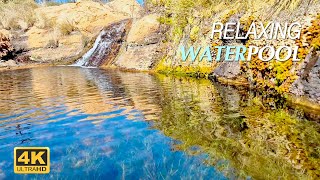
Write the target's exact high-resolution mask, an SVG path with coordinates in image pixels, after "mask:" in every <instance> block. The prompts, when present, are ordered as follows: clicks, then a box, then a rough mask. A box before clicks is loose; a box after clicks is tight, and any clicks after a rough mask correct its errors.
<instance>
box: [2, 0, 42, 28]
mask: <svg viewBox="0 0 320 180" xmlns="http://www.w3.org/2000/svg"><path fill="white" fill-rule="evenodd" d="M35 8H37V4H36V3H35V2H34V1H32V0H7V1H4V0H1V1H0V24H1V26H2V27H3V28H5V29H8V30H13V29H14V30H16V29H21V30H27V29H28V28H29V27H31V26H33V24H34V23H35V16H34V9H35Z"/></svg>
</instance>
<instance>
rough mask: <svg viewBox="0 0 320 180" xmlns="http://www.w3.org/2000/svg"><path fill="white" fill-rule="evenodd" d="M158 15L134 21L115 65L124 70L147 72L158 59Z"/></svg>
mask: <svg viewBox="0 0 320 180" xmlns="http://www.w3.org/2000/svg"><path fill="white" fill-rule="evenodd" d="M157 19H158V15H156V14H151V15H147V16H145V17H142V18H141V19H138V20H137V21H135V22H134V23H133V25H132V28H131V30H130V32H129V34H128V37H127V42H126V43H124V45H123V47H122V51H121V52H120V55H119V57H118V58H117V59H116V61H115V63H114V64H115V65H116V66H118V67H121V68H124V69H134V70H149V69H151V68H152V67H154V65H155V62H156V61H157V60H158V59H159V56H158V55H159V52H158V47H159V42H160V34H159V31H160V25H159V22H158V21H157Z"/></svg>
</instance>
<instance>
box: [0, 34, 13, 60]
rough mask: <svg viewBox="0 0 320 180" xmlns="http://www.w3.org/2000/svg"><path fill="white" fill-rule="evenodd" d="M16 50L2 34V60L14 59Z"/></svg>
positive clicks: (0, 38)
mask: <svg viewBox="0 0 320 180" xmlns="http://www.w3.org/2000/svg"><path fill="white" fill-rule="evenodd" d="M13 51H14V48H13V46H12V45H11V43H10V39H9V38H8V37H6V36H5V35H4V34H2V33H1V32H0V59H3V60H7V59H10V58H12V56H13Z"/></svg>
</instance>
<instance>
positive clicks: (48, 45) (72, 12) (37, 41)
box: [15, 0, 143, 64]
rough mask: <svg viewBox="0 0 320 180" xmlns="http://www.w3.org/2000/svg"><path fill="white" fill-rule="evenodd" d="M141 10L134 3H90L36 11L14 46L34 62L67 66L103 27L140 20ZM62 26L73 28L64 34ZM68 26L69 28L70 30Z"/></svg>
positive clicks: (122, 0)
mask: <svg viewBox="0 0 320 180" xmlns="http://www.w3.org/2000/svg"><path fill="white" fill-rule="evenodd" d="M142 12H143V8H142V7H141V6H140V5H139V4H138V3H137V2H136V1H135V0H115V1H112V2H110V3H107V4H101V3H97V2H93V1H80V2H77V3H66V4H62V5H59V6H49V7H39V8H37V9H35V16H36V22H35V25H34V26H33V27H31V28H30V29H29V30H28V31H27V32H26V33H25V36H23V38H19V39H17V40H16V41H17V43H15V44H18V45H19V44H26V45H25V46H24V47H23V48H24V49H25V50H26V51H28V55H29V56H30V57H32V59H34V60H36V61H43V62H59V63H62V64H64V63H68V62H69V61H70V62H71V61H74V60H76V59H78V58H80V57H81V55H83V54H84V53H85V52H86V51H87V48H88V46H87V45H88V42H90V43H89V44H90V45H91V42H92V41H94V39H95V38H96V37H97V35H98V34H99V33H100V32H101V30H102V29H103V28H104V27H107V26H108V25H111V24H113V23H116V22H120V21H122V20H125V19H129V18H138V17H140V16H141V14H142ZM63 26H66V28H72V29H73V30H72V31H71V32H68V33H67V34H63V28H61V27H63ZM70 26H71V27H70Z"/></svg>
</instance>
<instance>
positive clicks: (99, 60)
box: [77, 20, 132, 67]
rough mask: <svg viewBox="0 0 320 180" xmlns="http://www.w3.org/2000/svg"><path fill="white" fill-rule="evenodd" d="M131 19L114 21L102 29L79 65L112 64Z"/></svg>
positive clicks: (96, 65)
mask: <svg viewBox="0 0 320 180" xmlns="http://www.w3.org/2000/svg"><path fill="white" fill-rule="evenodd" d="M131 22H132V21H131V20H123V21H120V22H117V23H113V24H111V25H109V26H108V27H106V28H105V29H103V30H102V32H101V33H100V34H99V36H98V38H97V39H96V41H95V43H94V45H93V47H92V48H91V49H90V50H89V51H88V52H87V53H86V54H85V55H84V56H83V57H82V58H81V59H80V60H79V61H78V62H77V65H79V66H93V67H98V66H101V65H110V64H112V62H113V60H114V59H115V58H116V57H117V55H118V52H119V50H120V48H121V45H122V42H124V39H125V37H126V35H127V31H128V29H130V26H131Z"/></svg>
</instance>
